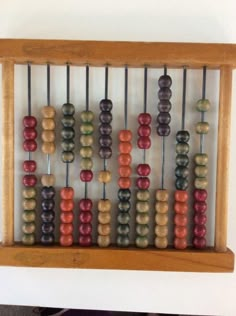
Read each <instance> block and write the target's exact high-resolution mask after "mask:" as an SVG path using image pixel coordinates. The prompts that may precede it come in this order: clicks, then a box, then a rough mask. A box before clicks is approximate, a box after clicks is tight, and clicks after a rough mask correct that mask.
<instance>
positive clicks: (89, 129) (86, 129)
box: [80, 123, 94, 135]
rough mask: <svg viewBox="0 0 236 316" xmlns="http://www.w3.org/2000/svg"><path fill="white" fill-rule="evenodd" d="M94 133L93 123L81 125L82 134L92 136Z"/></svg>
mask: <svg viewBox="0 0 236 316" xmlns="http://www.w3.org/2000/svg"><path fill="white" fill-rule="evenodd" d="M93 131H94V127H93V124H91V123H83V124H81V125H80V132H81V133H82V134H85V135H90V134H92V133H93Z"/></svg>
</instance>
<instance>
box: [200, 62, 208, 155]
mask: <svg viewBox="0 0 236 316" xmlns="http://www.w3.org/2000/svg"><path fill="white" fill-rule="evenodd" d="M206 71H207V67H206V66H204V67H203V72H202V99H203V100H204V99H205V98H206ZM204 119H205V112H201V122H204ZM203 150H204V135H203V134H200V153H201V154H202V153H203Z"/></svg>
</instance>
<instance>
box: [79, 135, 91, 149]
mask: <svg viewBox="0 0 236 316" xmlns="http://www.w3.org/2000/svg"><path fill="white" fill-rule="evenodd" d="M80 144H81V145H82V146H86V147H87V146H92V145H93V136H92V135H82V136H80Z"/></svg>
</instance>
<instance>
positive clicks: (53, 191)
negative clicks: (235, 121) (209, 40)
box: [0, 39, 236, 272]
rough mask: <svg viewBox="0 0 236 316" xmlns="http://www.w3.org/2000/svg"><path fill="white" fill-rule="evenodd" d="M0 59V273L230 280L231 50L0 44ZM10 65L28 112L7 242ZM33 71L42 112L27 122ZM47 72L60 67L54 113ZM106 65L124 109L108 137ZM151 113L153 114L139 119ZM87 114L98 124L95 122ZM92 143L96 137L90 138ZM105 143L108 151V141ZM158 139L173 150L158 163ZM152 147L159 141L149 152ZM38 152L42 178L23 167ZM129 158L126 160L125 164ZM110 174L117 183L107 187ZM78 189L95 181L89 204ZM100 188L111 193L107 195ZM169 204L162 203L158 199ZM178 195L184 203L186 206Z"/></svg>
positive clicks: (32, 167)
mask: <svg viewBox="0 0 236 316" xmlns="http://www.w3.org/2000/svg"><path fill="white" fill-rule="evenodd" d="M0 60H1V63H2V91H3V95H2V97H3V99H2V181H3V183H2V220H1V222H2V243H1V246H0V265H7V266H30V267H55V268H56V267H66V268H94V269H127V270H161V271H194V272H230V271H233V269H234V254H233V252H232V251H231V250H230V249H228V248H227V212H228V202H227V201H228V171H229V170H228V159H229V146H230V119H231V93H232V72H233V69H234V68H235V67H236V45H231V44H197V43H196V44H193V43H142V42H94V41H64V40H18V39H16V40H11V39H2V40H0ZM18 64H20V65H25V66H23V67H27V82H28V85H27V94H28V106H26V105H25V104H22V107H24V113H25V117H24V118H23V117H22V120H23V129H24V130H23V138H24V139H23V141H22V138H21V142H23V150H24V151H25V152H26V155H27V158H26V159H25V161H24V162H23V171H22V173H21V174H22V175H23V180H22V192H23V193H22V194H23V201H22V208H23V210H22V219H23V225H22V238H21V240H22V242H18V241H17V242H16V241H15V238H14V218H15V214H14V211H15V203H14V190H15V180H16V176H15V174H16V170H15V140H14V137H15V131H14V125H15V120H14V113H15V111H16V109H15V108H14V80H15V77H14V70H15V65H18ZM34 65H42V67H45V68H44V69H45V74H46V78H47V87H46V90H47V95H46V98H45V101H47V102H45V103H46V104H47V105H46V106H43V105H42V116H41V117H40V118H37V119H36V117H35V116H34V107H33V105H32V102H31V76H32V74H31V68H32V67H34ZM59 65H60V66H62V65H64V67H65V69H66V72H65V74H66V86H65V90H66V102H65V103H64V104H63V101H64V100H61V104H60V105H58V106H52V105H51V90H50V83H51V81H52V79H51V77H50V73H51V72H50V70H51V68H52V66H53V67H56V66H59ZM72 66H74V67H75V66H76V67H82V68H83V69H84V70H85V78H86V80H85V85H84V83H83V84H81V86H83V87H84V88H85V95H86V97H85V102H84V104H83V105H81V104H80V105H79V106H78V105H77V104H72V103H70V80H71V79H70V69H71V67H72ZM91 67H99V68H102V69H104V82H105V85H104V86H105V93H104V98H102V100H101V98H100V100H99V99H98V100H96V103H97V107H96V109H95V107H94V106H92V105H91V104H90V98H89V96H90V90H91V87H90V84H89V83H90V68H91ZM111 68H116V69H117V68H121V69H123V70H124V73H123V78H124V83H125V84H124V87H123V88H124V99H123V104H124V111H123V114H122V115H121V116H120V118H119V129H114V128H113V122H114V120H115V119H116V117H115V114H114V109H115V108H116V100H114V99H113V100H111V99H109V96H110V95H109V91H108V88H109V85H110V82H111V80H116V78H115V77H114V76H111V75H110V69H111ZM137 68H141V69H142V71H143V83H144V84H143V96H144V98H143V100H144V102H142V101H141V102H139V103H140V104H141V106H140V107H139V109H140V111H138V110H137V111H136V112H135V113H136V114H135V115H136V118H135V119H136V122H137V123H136V129H132V130H131V129H129V128H130V127H129V120H130V117H131V116H132V115H133V114H132V115H129V111H130V107H129V97H128V96H129V93H128V92H129V91H128V88H129V82H128V81H129V74H130V72H132V70H133V69H137ZM152 69H159V70H160V71H161V73H160V75H159V76H156V78H155V80H154V85H155V89H154V92H152V93H154V94H155V100H156V101H155V103H154V104H150V103H149V101H148V93H147V91H148V88H149V82H150V81H149V73H150V71H151V70H152ZM172 69H178V71H180V72H181V71H182V72H183V80H182V87H183V88H182V90H183V91H182V108H181V112H182V113H181V119H178V118H176V117H175V115H176V113H175V105H174V104H172V102H171V97H172V92H173V91H175V89H180V86H181V84H178V87H177V86H176V84H174V83H173V80H172V78H171V70H172ZM212 69H217V70H219V71H220V83H219V91H220V95H219V102H218V103H219V106H218V132H217V133H215V135H214V137H215V138H217V168H216V194H215V225H214V232H215V241H214V246H208V242H207V239H206V225H207V208H208V205H210V204H211V203H212V201H211V200H209V198H208V178H209V177H210V175H209V174H208V167H207V165H208V164H209V163H208V156H207V148H205V147H206V146H204V140H205V137H208V135H207V134H208V131H209V124H208V123H207V120H206V118H207V117H209V116H210V115H211V114H210V109H211V105H210V101H209V100H208V99H207V87H206V75H207V71H208V70H212ZM190 70H193V71H202V95H200V96H199V97H198V99H196V100H192V101H191V102H192V103H193V104H196V106H195V108H196V113H198V120H197V121H196V122H195V125H196V127H195V132H196V134H195V135H193V133H192V132H190V131H189V130H187V129H186V126H185V122H186V113H187V112H188V110H189V105H188V104H187V102H186V91H187V89H188V80H187V73H188V72H189V71H190ZM111 77H112V78H111ZM153 107H155V111H156V117H153V116H152V115H151V114H150V109H151V108H153ZM121 113H122V112H121ZM132 113H133V112H132ZM57 116H59V118H60V124H58V122H57ZM96 117H97V118H99V119H98V120H97V121H96ZM174 120H178V126H179V127H178V129H179V130H176V131H172V130H171V124H172V122H173V121H174ZM37 122H38V124H37ZM39 122H40V123H39ZM96 122H97V123H96ZM40 125H42V128H41V130H42V133H41V135H39V131H40V129H38V126H40ZM58 133H59V135H60V139H61V141H60V143H59V144H58V141H57V138H56V134H58ZM174 133H175V134H176V135H174ZM19 134H20V133H19ZM96 134H98V135H99V136H98V137H96ZM21 135H22V134H21ZM198 136H199V137H198ZM19 137H20V136H19ZM21 137H22V136H21ZM116 138H117V141H118V143H116V142H115V141H114V140H115V139H116ZM191 138H195V143H196V144H197V148H194V150H192V149H191V145H190V143H191ZM96 141H97V144H96ZM167 142H168V144H171V146H172V148H174V151H173V152H172V153H171V154H169V155H168V152H167V150H168V148H167ZM156 144H160V146H159V145H158V146H159V147H158V148H159V149H160V150H159V151H158V152H157V151H156V148H157V146H156ZM40 145H41V146H40ZM115 145H117V147H116V148H115V147H114V146H115ZM40 147H41V150H42V153H43V154H42V158H41V159H42V160H43V161H44V166H45V167H44V169H45V170H46V173H44V174H43V175H41V174H37V172H38V171H37V162H36V161H35V160H34V155H35V154H34V153H35V152H37V151H39V150H40ZM95 148H97V149H98V150H97V152H96V151H95ZM136 149H137V152H136V153H137V156H138V157H136V158H138V163H137V165H133V161H132V158H134V156H133V155H134V152H135V151H134V150H136ZM191 150H192V151H191ZM57 151H58V152H60V156H61V161H60V163H62V165H60V169H61V170H60V173H61V174H63V179H64V180H63V181H65V182H64V183H60V184H59V185H58V184H56V183H57V182H56V179H57V173H56V169H55V165H56V164H57V163H58V161H55V159H54V158H53V156H54V155H55V153H56V152H57ZM76 156H78V157H76ZM157 156H158V157H159V158H158V161H160V164H159V165H160V166H159V167H160V168H159V170H160V172H158V173H155V175H153V170H154V171H155V170H156V169H153V166H152V165H153V164H154V162H155V161H157V158H156V157H157ZM172 156H173V157H172ZM151 158H152V159H151ZM167 158H168V159H169V158H171V162H172V165H174V164H176V167H175V168H174V169H173V168H172V169H171V170H168V168H167V163H166V160H167ZM76 159H77V160H76ZM78 160H79V163H80V165H78V166H77V167H76V169H75V170H76V174H73V175H72V172H70V169H71V167H70V166H73V164H76V163H77V162H78ZM191 160H193V161H194V164H195V166H194V171H193V172H192V173H193V174H194V179H193V181H190V178H189V177H190V174H191V170H190V167H189V163H190V161H191ZM112 161H116V166H117V169H116V170H114V169H113V168H112V167H111V166H110V163H111V162H112ZM23 172H24V173H23ZM116 173H117V175H118V178H117V183H114V181H115V180H113V178H114V174H116ZM72 177H74V181H77V183H78V185H79V191H78V190H75V189H74V188H73V187H72V186H70V181H71V179H72ZM153 177H155V179H157V182H155V183H156V184H155V189H154V188H153V187H152V188H151V187H150V183H151V182H152V179H153ZM40 178H41V182H40ZM166 179H171V181H172V182H173V184H174V186H173V187H171V188H170V187H169V186H168V185H167V184H166ZM90 183H91V185H92V183H96V184H95V185H96V186H97V189H98V194H99V196H100V197H99V198H96V199H94V195H93V192H92V191H91V185H90ZM158 183H159V184H158ZM111 186H113V191H112V194H111V191H109V190H108V189H109V187H111ZM114 187H115V190H114ZM171 196H172V199H173V203H171V202H170V198H171ZM57 197H58V198H59V199H60V201H59V203H57V202H56V198H57ZM190 197H191V198H192V199H193V201H192V202H189V200H190ZM56 218H58V219H59V223H57V221H56ZM208 221H209V219H208ZM189 223H190V225H189ZM37 227H38V229H39V231H40V233H39V235H40V236H39V238H37V234H36V231H37ZM132 230H133V232H132ZM150 231H152V236H150ZM57 234H58V238H57V237H56V236H57ZM112 234H113V235H114V238H113V239H114V241H112ZM132 234H133V235H134V238H132V237H131V236H132ZM170 234H171V235H170ZM132 239H133V240H132ZM170 240H171V242H170Z"/></svg>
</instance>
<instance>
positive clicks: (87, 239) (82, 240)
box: [79, 235, 92, 247]
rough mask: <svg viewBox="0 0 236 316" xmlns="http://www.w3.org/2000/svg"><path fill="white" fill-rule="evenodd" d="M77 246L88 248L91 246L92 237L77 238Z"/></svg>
mask: <svg viewBox="0 0 236 316" xmlns="http://www.w3.org/2000/svg"><path fill="white" fill-rule="evenodd" d="M79 245H80V246H81V247H89V246H91V245H92V237H91V236H90V235H85V236H83V235H82V236H79Z"/></svg>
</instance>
